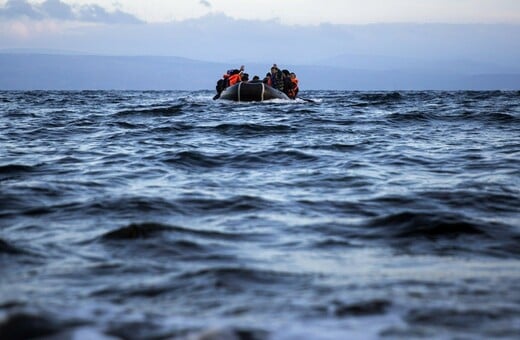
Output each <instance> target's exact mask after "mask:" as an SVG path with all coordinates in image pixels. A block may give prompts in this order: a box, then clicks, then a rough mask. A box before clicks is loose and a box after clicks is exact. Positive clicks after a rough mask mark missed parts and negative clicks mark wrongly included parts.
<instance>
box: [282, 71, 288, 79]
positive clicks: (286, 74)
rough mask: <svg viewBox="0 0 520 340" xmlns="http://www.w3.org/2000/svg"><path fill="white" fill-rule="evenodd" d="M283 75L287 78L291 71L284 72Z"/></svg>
mask: <svg viewBox="0 0 520 340" xmlns="http://www.w3.org/2000/svg"><path fill="white" fill-rule="evenodd" d="M282 73H283V75H284V76H286V77H288V76H289V74H290V73H289V70H283V71H282Z"/></svg>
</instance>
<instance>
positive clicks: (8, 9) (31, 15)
mask: <svg viewBox="0 0 520 340" xmlns="http://www.w3.org/2000/svg"><path fill="white" fill-rule="evenodd" d="M0 17H1V18H5V19H9V20H18V19H30V20H63V21H80V22H94V23H96V22H97V23H111V24H115V23H117V24H136V23H141V22H142V21H141V20H140V19H138V18H137V17H135V16H133V15H131V14H128V13H125V12H123V11H121V10H115V11H108V10H106V9H105V8H103V7H102V6H100V5H97V4H86V5H71V4H67V3H65V2H63V1H61V0H45V1H43V2H39V3H37V2H30V1H28V0H7V1H6V2H5V4H4V6H3V7H0Z"/></svg>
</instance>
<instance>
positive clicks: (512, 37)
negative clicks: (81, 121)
mask: <svg viewBox="0 0 520 340" xmlns="http://www.w3.org/2000/svg"><path fill="white" fill-rule="evenodd" d="M519 36H520V0H283V1H280V0H0V52H8V53H12V52H13V51H14V52H15V53H18V52H20V50H21V51H22V52H23V53H28V52H29V53H32V52H36V53H42V52H44V53H45V54H48V53H50V54H54V53H59V54H76V55H77V54H89V55H104V56H166V57H181V58H187V59H192V60H199V61H204V62H210V63H224V64H227V65H229V66H224V67H232V66H236V65H241V64H244V63H248V64H249V65H252V64H258V65H260V66H259V68H258V69H256V70H254V71H255V72H257V73H258V74H261V72H263V68H265V66H264V65H270V64H272V63H279V64H286V65H291V66H294V65H299V66H304V65H308V66H316V65H321V66H324V67H336V68H341V69H342V70H344V69H351V70H372V71H378V72H387V71H391V72H394V74H395V72H398V73H399V72H400V73H399V74H404V73H405V71H406V72H408V73H409V74H414V73H415V72H417V70H421V72H423V73H424V74H430V75H431V74H433V75H435V74H439V73H440V72H444V73H445V74H447V75H451V74H464V75H472V74H505V75H511V74H513V75H515V77H516V74H520V64H519V63H518V60H520V39H518V37H519ZM330 72H333V73H334V72H336V71H334V70H332V69H330ZM388 77H390V78H391V76H388ZM425 77H426V78H427V77H428V76H425ZM515 79H516V78H515Z"/></svg>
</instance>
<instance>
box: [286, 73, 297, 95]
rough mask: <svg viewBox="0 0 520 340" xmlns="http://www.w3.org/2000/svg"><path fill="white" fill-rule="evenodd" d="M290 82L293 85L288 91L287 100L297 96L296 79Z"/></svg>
mask: <svg viewBox="0 0 520 340" xmlns="http://www.w3.org/2000/svg"><path fill="white" fill-rule="evenodd" d="M291 82H292V83H293V86H292V88H291V89H290V90H289V91H288V93H287V95H288V97H289V98H291V99H294V98H296V96H297V95H298V90H299V89H298V78H291Z"/></svg>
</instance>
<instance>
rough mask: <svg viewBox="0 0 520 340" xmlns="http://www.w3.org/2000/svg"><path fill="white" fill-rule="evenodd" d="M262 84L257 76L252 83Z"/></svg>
mask: <svg viewBox="0 0 520 340" xmlns="http://www.w3.org/2000/svg"><path fill="white" fill-rule="evenodd" d="M260 82H261V80H260V77H259V76H256V75H255V76H254V77H253V80H251V83H260Z"/></svg>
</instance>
